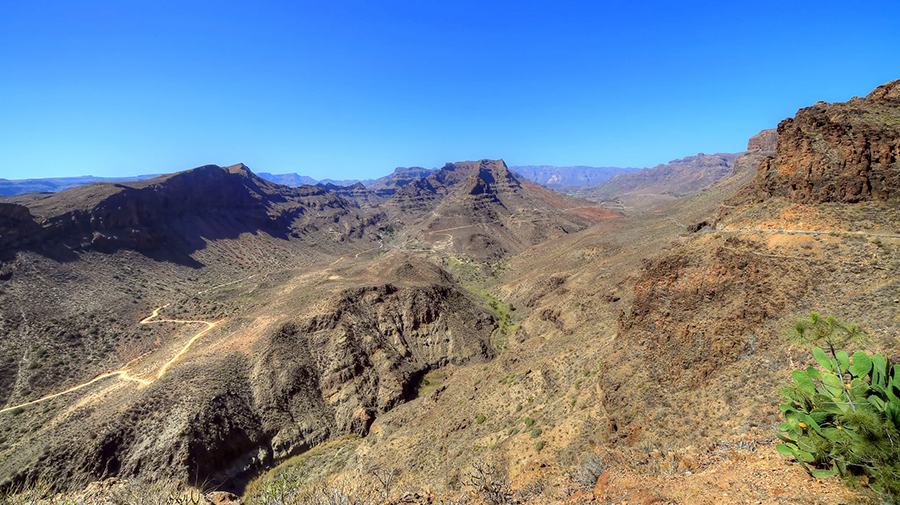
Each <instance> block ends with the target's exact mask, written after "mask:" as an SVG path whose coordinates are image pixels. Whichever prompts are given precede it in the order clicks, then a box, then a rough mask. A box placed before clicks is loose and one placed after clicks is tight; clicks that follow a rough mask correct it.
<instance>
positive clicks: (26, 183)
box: [0, 165, 639, 196]
mask: <svg viewBox="0 0 900 505" xmlns="http://www.w3.org/2000/svg"><path fill="white" fill-rule="evenodd" d="M509 169H510V170H511V171H512V172H513V173H516V174H518V175H519V176H521V177H524V178H525V179H528V180H530V181H532V182H535V183H537V184H540V185H542V186H546V187H548V188H550V189H553V190H557V191H563V192H565V191H570V190H572V189H574V188H577V187H581V186H588V185H596V184H600V183H602V182H604V181H606V180H608V179H610V178H611V177H613V176H615V175H618V174H623V173H628V172H636V171H637V170H639V169H637V168H618V167H588V166H580V165H579V166H571V167H555V166H552V165H523V166H513V167H509ZM435 170H437V169H429V168H422V167H397V168H396V169H394V171H393V172H391V173H390V174H388V175H385V176H383V177H379V178H377V179H362V180H359V179H314V178H312V177H310V176H308V175H300V174H297V173H284V174H273V173H269V172H260V173H259V174H258V175H259V176H260V177H262V178H263V179H265V180H267V181H270V182H274V183H276V184H283V185H285V186H291V187H299V186H302V185H304V184H309V185H311V186H316V185H321V186H323V187H324V186H327V185H329V184H330V185H333V186H345V187H351V186H354V185H355V184H360V183H361V184H362V185H363V186H365V187H366V189H372V190H375V191H384V190H388V193H389V194H388V195H387V196H389V195H390V194H393V191H392V190H391V189H393V190H396V189H397V188H400V187H403V186H405V185H406V184H409V183H410V182H412V181H414V180H417V179H421V178H423V177H427V176H428V175H430V174H431V173H432V172H434V171H435ZM159 175H160V174H150V175H138V176H133V177H94V176H91V175H85V176H81V177H59V178H53V177H51V178H45V179H19V180H8V179H0V196H10V195H19V194H22V193H58V192H60V191H64V190H67V189H71V188H74V187H77V186H83V185H85V184H91V183H94V182H113V183H119V182H135V181H143V180H147V179H152V178H154V177H158V176H159Z"/></svg>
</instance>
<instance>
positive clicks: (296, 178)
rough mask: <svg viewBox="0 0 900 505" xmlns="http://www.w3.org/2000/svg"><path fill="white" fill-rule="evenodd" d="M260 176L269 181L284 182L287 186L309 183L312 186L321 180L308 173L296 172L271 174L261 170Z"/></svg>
mask: <svg viewBox="0 0 900 505" xmlns="http://www.w3.org/2000/svg"><path fill="white" fill-rule="evenodd" d="M257 175H259V176H260V177H262V178H263V179H265V180H267V181H272V182H274V183H276V184H283V185H285V186H292V187H297V186H303V185H304V184H309V185H310V186H315V185H316V184H318V183H319V181H317V180H315V179H313V178H312V177H310V176H308V175H299V174H296V173H293V174H270V173H268V172H260V173H259V174H257Z"/></svg>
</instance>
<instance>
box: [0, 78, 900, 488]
mask: <svg viewBox="0 0 900 505" xmlns="http://www.w3.org/2000/svg"><path fill="white" fill-rule="evenodd" d="M898 89H900V81H895V82H893V83H889V84H887V85H885V86H882V87H879V88H878V89H876V90H875V91H873V92H872V93H871V94H869V95H868V96H867V97H866V98H855V99H852V100H851V101H850V102H847V103H845V104H822V103H820V104H817V105H815V106H813V107H811V108H808V109H803V110H801V111H799V112H798V114H797V116H796V117H795V118H792V119H789V120H785V121H783V122H782V123H781V124H780V125H779V128H778V131H777V136H776V134H775V133H773V132H772V131H763V132H761V133H760V134H759V135H756V136H754V137H752V138H751V139H750V140H749V142H748V151H747V152H746V153H744V154H743V155H740V156H738V155H727V156H725V155H721V156H719V155H700V156H697V157H691V158H689V159H686V160H680V161H679V162H677V163H673V164H672V165H671V166H669V167H668V168H664V167H657V169H651V170H655V171H653V172H652V173H653V174H657V175H659V176H660V177H658V178H649V175H647V174H645V175H644V176H640V177H644V178H647V180H646V181H644V182H640V183H635V185H630V186H627V187H625V186H622V188H623V189H622V191H623V193H622V194H621V195H626V196H627V195H632V196H635V195H637V194H638V193H637V192H639V191H645V190H646V191H649V190H650V189H652V190H653V191H657V193H655V194H657V195H666V194H668V196H670V197H671V198H665V199H663V198H660V199H657V200H656V203H657V205H655V206H652V207H651V206H649V205H648V206H646V207H642V209H643V212H642V213H636V212H626V213H624V214H623V213H617V212H613V211H611V210H609V209H606V208H601V207H598V206H597V205H595V204H592V203H591V202H589V201H586V200H581V199H577V198H573V197H570V196H565V195H561V194H558V193H554V192H552V191H551V190H549V189H547V188H544V187H541V186H538V185H536V184H532V183H530V182H528V181H525V180H522V179H520V178H518V177H516V175H515V174H514V173H512V172H511V171H510V170H509V168H508V167H507V166H506V164H505V163H504V162H503V161H502V160H481V161H470V162H458V163H450V164H447V165H446V166H444V167H442V168H441V169H439V170H435V171H433V172H429V173H428V174H427V175H426V176H425V177H421V178H415V177H409V178H408V180H404V181H405V182H401V180H400V179H399V177H400V176H402V175H403V173H402V172H401V173H399V174H397V176H398V180H397V182H396V183H395V184H394V186H396V189H395V190H394V192H393V193H392V194H390V195H388V194H383V195H380V196H379V195H377V194H376V191H375V190H374V189H372V188H370V187H356V188H350V189H349V190H347V191H351V193H347V194H346V195H343V194H341V193H340V191H341V190H338V189H335V188H331V187H328V186H326V187H315V186H308V185H304V186H300V187H298V188H288V187H284V186H280V185H276V184H273V183H270V182H267V181H265V180H262V179H260V178H258V177H256V176H255V175H253V174H252V173H251V172H249V170H247V169H246V167H243V166H241V165H236V166H233V167H227V168H220V167H214V166H209V167H201V168H200V169H195V170H193V171H188V172H182V173H180V174H174V175H171V176H165V177H162V178H159V179H154V180H151V181H144V182H142V183H128V184H121V185H90V186H84V187H82V188H76V189H74V190H70V191H66V192H63V193H59V194H58V195H54V196H46V195H37V196H23V197H19V198H17V199H15V200H7V201H6V203H3V204H0V244H2V245H0V250H2V251H3V256H2V265H0V316H2V318H0V335H2V338H0V384H2V388H0V394H2V396H0V402H3V407H0V486H10V485H11V484H13V483H29V482H31V483H33V482H37V481H41V480H46V481H52V482H54V483H56V485H58V486H60V487H63V488H70V489H73V490H75V489H81V488H83V487H84V484H85V483H86V482H89V481H103V482H105V483H104V484H101V485H95V486H94V487H93V488H91V489H97V486H100V487H102V486H107V487H113V486H118V485H120V484H121V482H123V481H127V480H134V481H139V480H141V479H146V478H151V479H161V478H170V479H175V480H179V479H180V480H183V481H187V482H188V483H190V484H194V485H204V484H205V485H206V486H207V488H208V489H212V488H215V489H218V490H228V491H231V492H234V493H236V494H239V495H240V494H243V500H244V502H245V503H264V501H262V500H263V498H262V497H263V496H266V495H265V493H267V492H269V491H267V490H273V489H284V488H283V487H282V488H278V486H285V485H287V484H285V483H290V486H293V487H294V488H296V489H305V490H315V489H322V488H321V487H316V486H336V485H338V484H337V483H340V482H347V480H346V479H349V480H350V481H351V482H357V483H366V484H365V485H366V486H368V487H370V488H377V486H379V482H382V481H378V479H376V477H377V476H382V477H383V476H384V475H387V474H386V473H383V472H389V473H390V475H396V476H397V482H398V484H397V485H396V488H395V489H394V491H395V492H394V493H393V494H390V493H386V495H385V496H387V497H388V498H389V500H388V501H389V502H390V503H439V502H443V503H446V502H447V501H448V500H459V501H464V500H467V499H469V500H472V501H474V502H478V501H490V500H494V501H495V502H496V501H497V500H496V499H495V498H497V497H498V496H500V497H503V500H505V501H506V502H511V501H512V500H513V497H514V498H515V499H516V500H519V501H520V502H527V503H560V502H570V503H623V502H628V503H735V502H741V503H743V502H748V503H823V504H835V505H837V504H839V503H859V504H862V503H874V498H873V497H872V495H871V493H870V492H869V491H868V489H867V487H866V485H865V482H862V481H861V482H860V483H859V486H858V487H857V488H855V489H850V488H845V487H844V486H843V485H842V484H841V483H840V481H838V480H837V479H835V478H831V479H826V480H824V481H822V482H817V481H816V480H814V479H810V478H809V477H808V476H807V475H806V474H805V472H803V471H802V469H800V468H799V467H798V466H797V465H795V464H791V463H790V462H789V460H788V459H786V458H784V457H782V456H780V455H778V454H777V453H776V452H775V451H774V448H773V445H774V435H773V427H777V424H778V423H779V422H780V419H781V413H780V411H779V409H778V403H779V401H780V398H779V391H780V389H781V388H783V387H784V386H785V385H786V384H787V383H788V382H789V381H790V379H791V371H792V370H794V369H797V368H803V367H806V366H808V365H811V364H813V359H812V357H811V356H810V352H809V350H808V349H806V348H804V347H801V346H798V345H792V344H791V343H790V342H789V341H788V340H787V339H786V334H787V333H788V332H789V331H790V328H791V327H792V326H793V324H794V323H795V322H796V320H798V319H799V318H802V317H804V316H806V315H808V314H809V313H810V312H812V311H816V312H819V313H822V314H826V315H834V316H836V317H838V318H840V319H843V320H847V321H850V322H854V323H858V324H859V325H860V326H861V327H862V328H863V329H864V330H865V332H866V333H867V335H868V337H869V342H868V344H867V347H866V348H867V349H871V350H877V351H880V352H884V353H886V355H887V356H888V357H890V358H891V359H892V361H893V362H897V361H900V355H898V354H897V349H900V341H898V335H900V333H898V330H900V319H898V318H897V315H896V307H897V305H896V304H897V303H898V301H897V300H898V298H900V297H898V293H900V281H898V276H897V270H898V269H900V236H898V233H897V230H900V208H898V207H897V205H896V199H895V198H894V197H895V196H896V195H895V194H894V193H895V188H893V186H892V184H893V182H892V181H895V179H896V177H897V172H898V169H900V167H898V166H897V164H896V159H895V158H896V146H895V144H896V143H895V142H894V141H893V140H892V139H895V138H896V136H895V133H896V129H895V126H894V123H893V122H892V121H893V119H891V118H893V117H894V116H895V115H896V114H897V113H898V112H897V111H898V110H900V103H898V95H897V90H898ZM873 118H874V119H873ZM689 167H693V168H689ZM691 174H693V175H691ZM613 180H615V178H613V179H612V180H611V181H613ZM633 180H637V179H633ZM703 181H705V182H703ZM645 183H646V184H645ZM617 184H618V183H617ZM642 184H645V185H643V186H642ZM200 186H202V188H201V189H195V188H198V187H200ZM685 188H691V189H690V190H687V189H685ZM345 189H346V188H345ZM681 191H685V194H683V193H681ZM352 192H356V196H353V194H352ZM363 195H375V196H377V197H379V198H382V199H383V200H382V201H380V202H375V201H374V200H371V201H367V202H368V203H367V202H366V201H362V200H359V198H361V197H362V196H363ZM621 195H619V196H618V197H619V198H624V197H623V196H621ZM676 195H677V196H678V197H677V198H676ZM369 197H370V196H366V198H369ZM621 201H625V200H620V202H621ZM660 202H662V203H660ZM798 231H799V232H798ZM801 232H802V233H801ZM144 237H146V240H145V239H144ZM139 238H140V240H139ZM35 293H41V294H42V296H35ZM157 308H158V309H159V310H158V311H157V312H154V310H155V309H157ZM148 316H152V317H148ZM850 350H854V349H850ZM103 374H107V375H103ZM66 390H70V391H68V392H65V393H64V394H59V393H61V392H64V391H66ZM50 395H57V396H52V397H51V396H50ZM379 472H382V473H379ZM110 478H115V479H119V480H116V481H110V480H109V479H110ZM340 479H345V480H340ZM479 479H480V480H479ZM488 480H489V481H490V482H492V483H493V484H492V486H494V487H492V488H491V489H493V490H494V491H496V493H495V494H490V495H489V494H487V493H488V491H486V488H485V486H484V483H485V482H487V481H488ZM381 485H382V486H384V484H383V482H382V484H381ZM384 487H385V488H386V487H387V486H384ZM342 489H349V488H342ZM354 489H358V488H354ZM309 492H312V491H309ZM497 493H499V494H497ZM388 495H389V496H388ZM382 498H384V497H382ZM382 501H383V500H382Z"/></svg>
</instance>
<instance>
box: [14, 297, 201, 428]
mask: <svg viewBox="0 0 900 505" xmlns="http://www.w3.org/2000/svg"><path fill="white" fill-rule="evenodd" d="M163 307H165V306H163ZM163 307H157V308H156V309H155V310H154V311H153V313H152V314H150V315H149V316H147V317H145V318H144V319H142V320H141V321H140V323H138V324H154V323H180V324H192V323H202V324H205V325H206V328H204V329H203V330H202V331H200V332H199V333H197V334H196V335H194V336H193V337H191V339H190V340H189V341H188V343H187V344H185V346H184V347H182V348H181V350H180V351H178V353H177V354H175V356H174V357H173V358H172V359H170V360H169V361H167V362H166V363H165V364H163V366H162V368H160V369H159V372H157V373H156V376H155V377H153V378H151V379H149V380H148V379H142V378H140V377H134V376H132V375H129V371H128V368H123V369H121V370H116V371H114V372H108V373H105V374H102V375H98V376H97V377H94V378H93V379H91V380H89V381H87V382H85V383H82V384H79V385H77V386H73V387H70V388H69V389H66V390H65V391H60V392H59V393H54V394H52V395H48V396H45V397H43V398H39V399H37V400H32V401H30V402H25V403H20V404H19V405H13V406H10V407H6V408H4V409H0V414H2V413H3V412H7V411H10V410H13V409H17V408H22V407H27V406H29V405H34V404H36V403H41V402H45V401H47V400H52V399H53V398H57V397H60V396H63V395H67V394H69V393H74V392H75V391H78V390H79V389H84V388H86V387H88V386H90V385H91V384H93V383H95V382H99V381H101V380H103V379H106V378H109V377H119V378H120V379H122V380H125V381H130V382H137V383H138V384H141V385H142V386H149V385H150V384H153V383H154V382H156V380H157V379H160V378H161V377H162V376H163V375H164V374H165V373H166V370H168V369H169V367H170V366H172V364H173V363H175V362H176V361H178V359H179V358H181V357H182V356H183V355H184V353H186V352H187V351H188V349H190V348H191V346H192V345H194V342H196V341H197V340H198V339H199V338H200V337H202V336H203V335H205V334H206V333H207V332H209V331H210V330H212V329H213V328H215V327H216V325H217V324H218V322H210V321H201V320H197V321H194V320H184V319H156V318H157V317H159V311H160V310H162V309H163ZM134 361H136V360H133V361H131V362H129V363H128V364H126V365H125V366H126V367H127V366H128V365H130V364H131V363H133V362H134Z"/></svg>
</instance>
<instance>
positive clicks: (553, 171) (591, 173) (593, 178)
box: [509, 165, 639, 191]
mask: <svg viewBox="0 0 900 505" xmlns="http://www.w3.org/2000/svg"><path fill="white" fill-rule="evenodd" d="M509 169H510V170H512V171H513V172H515V173H517V174H521V175H522V177H525V178H526V179H528V180H530V181H533V182H536V183H538V184H540V185H541V186H546V187H548V188H550V189H554V190H557V191H562V190H571V189H572V186H594V185H597V184H600V183H602V182H606V181H607V180H608V179H610V178H611V177H613V176H615V175H619V174H624V173H627V172H636V171H638V170H639V169H637V168H619V167H587V166H582V165H576V166H572V167H555V166H552V165H522V166H513V167H509Z"/></svg>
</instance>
